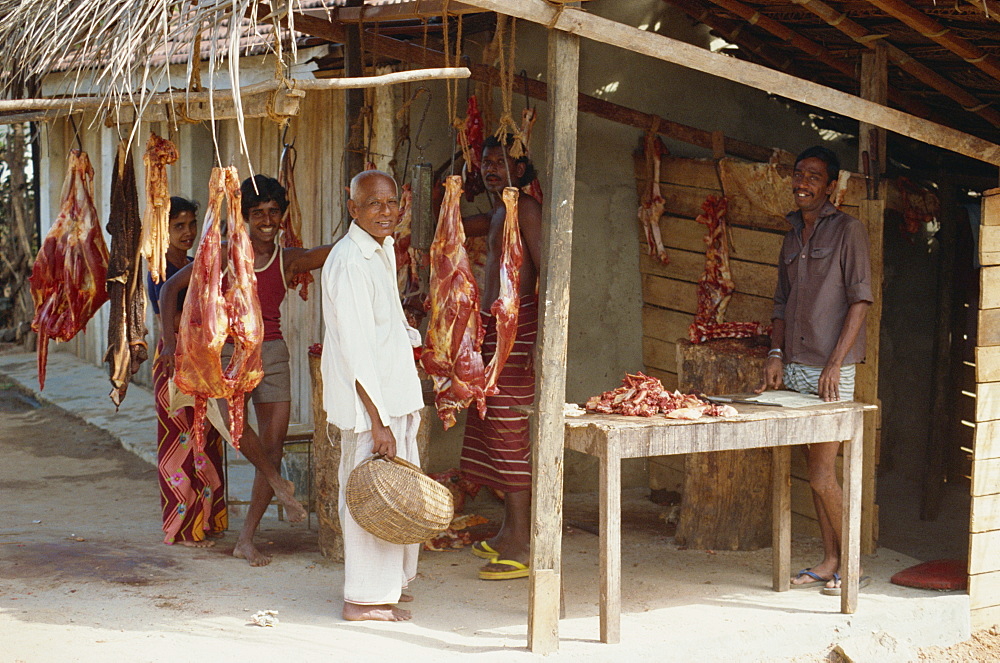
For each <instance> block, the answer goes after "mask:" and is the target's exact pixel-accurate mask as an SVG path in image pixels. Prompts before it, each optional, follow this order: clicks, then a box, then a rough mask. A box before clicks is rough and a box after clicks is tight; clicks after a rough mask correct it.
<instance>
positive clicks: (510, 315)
mask: <svg viewBox="0 0 1000 663" xmlns="http://www.w3.org/2000/svg"><path fill="white" fill-rule="evenodd" d="M520 194H521V192H520V190H519V189H517V188H516V187H505V188H504V190H503V204H504V208H505V212H504V222H503V238H502V242H501V246H502V250H501V254H500V296H499V297H497V300H496V301H495V302H493V306H492V307H491V308H490V312H491V313H492V314H493V318H494V319H495V320H496V325H497V347H496V352H495V353H494V354H493V358H492V359H490V363H489V365H488V366H487V367H486V395H487V396H494V395H496V394H497V393H498V389H497V386H496V385H497V380H498V379H499V378H500V373H501V372H502V371H503V367H504V364H506V363H507V357H509V356H510V352H511V350H513V349H514V341H515V340H517V317H518V311H519V309H520V306H521V294H520V293H521V265H522V264H523V263H524V250H523V248H522V246H521V225H520V223H519V222H518V215H517V202H518V198H519V197H520Z"/></svg>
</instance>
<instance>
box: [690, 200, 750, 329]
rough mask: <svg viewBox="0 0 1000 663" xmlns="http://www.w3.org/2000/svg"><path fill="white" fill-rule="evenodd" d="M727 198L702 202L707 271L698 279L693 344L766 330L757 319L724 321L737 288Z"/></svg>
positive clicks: (701, 217) (701, 221) (692, 326)
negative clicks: (727, 220) (731, 259)
mask: <svg viewBox="0 0 1000 663" xmlns="http://www.w3.org/2000/svg"><path fill="white" fill-rule="evenodd" d="M726 206H727V202H726V198H725V197H723V198H717V197H715V196H709V197H708V198H706V199H705V202H704V203H702V206H701V209H702V214H701V215H699V216H698V223H702V224H704V225H705V226H706V227H707V228H708V232H707V233H706V234H705V271H704V272H703V273H702V275H701V278H699V279H698V310H697V312H696V313H695V316H694V322H692V323H691V326H690V327H689V328H688V338H689V339H690V341H691V342H692V343H704V342H705V341H709V340H712V339H716V338H749V337H751V336H757V335H759V334H764V333H767V330H766V328H765V326H764V325H762V324H761V323H758V322H725V316H726V308H727V307H728V306H729V300H730V298H731V297H732V296H733V291H734V290H736V284H735V283H734V282H733V275H732V272H731V271H730V269H729V237H728V234H729V233H728V229H727V225H726Z"/></svg>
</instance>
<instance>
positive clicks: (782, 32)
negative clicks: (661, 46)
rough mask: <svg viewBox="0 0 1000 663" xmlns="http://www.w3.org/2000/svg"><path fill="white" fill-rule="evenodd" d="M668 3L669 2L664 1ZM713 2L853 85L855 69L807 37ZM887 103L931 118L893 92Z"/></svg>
mask: <svg viewBox="0 0 1000 663" xmlns="http://www.w3.org/2000/svg"><path fill="white" fill-rule="evenodd" d="M668 1H669V0H668ZM710 1H711V2H714V3H715V4H716V5H718V6H719V7H722V8H723V9H725V10H726V11H729V12H732V13H733V14H735V15H737V16H739V17H740V18H742V19H744V20H745V21H747V22H748V23H750V25H754V26H757V27H758V28H760V29H761V30H765V31H766V32H769V33H771V34H772V35H774V36H775V37H777V38H778V39H782V40H784V41H786V42H788V43H789V44H791V45H792V46H794V47H795V48H797V49H799V50H800V51H802V52H804V53H806V54H808V55H810V56H812V57H814V58H816V59H817V60H819V61H820V62H822V63H823V64H825V65H826V66H828V67H830V68H831V69H834V70H835V71H839V72H840V73H842V74H844V75H845V76H847V77H848V78H850V79H851V80H853V81H857V80H858V71H857V68H856V67H855V66H854V65H852V64H851V63H849V62H847V61H845V60H843V59H841V58H838V57H837V56H835V55H833V54H832V53H830V51H828V50H827V49H826V48H824V47H823V46H822V45H820V44H818V43H816V42H814V41H813V40H811V39H809V38H808V37H804V36H803V35H801V34H799V33H798V32H796V31H795V30H792V29H791V28H789V27H788V26H786V25H784V24H783V23H781V22H779V21H776V20H774V19H773V18H768V17H767V16H764V15H763V14H761V13H760V12H759V11H757V10H756V9H754V8H753V7H750V6H749V5H746V4H744V3H742V2H739V0H710ZM889 100H890V101H891V102H892V103H894V104H896V105H897V106H899V107H900V108H904V109H906V110H907V111H908V112H910V113H913V114H914V115H919V116H921V117H930V116H931V115H932V113H931V110H930V109H929V108H928V107H927V105H926V104H924V103H923V102H922V101H918V100H916V99H914V98H913V97H910V96H908V95H906V94H903V93H901V92H898V91H893V92H892V93H891V94H890V95H889Z"/></svg>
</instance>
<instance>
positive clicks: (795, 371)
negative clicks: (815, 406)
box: [783, 362, 856, 401]
mask: <svg viewBox="0 0 1000 663" xmlns="http://www.w3.org/2000/svg"><path fill="white" fill-rule="evenodd" d="M855 367H856V364H847V365H846V366H841V367H840V400H842V401H853V400H854V375H855ZM822 373H823V367H822V366H808V365H806V364H796V363H795V362H790V363H788V364H785V369H784V375H783V379H784V381H785V386H786V387H788V388H789V389H791V390H792V391H797V392H799V393H800V394H819V376H820V374H822Z"/></svg>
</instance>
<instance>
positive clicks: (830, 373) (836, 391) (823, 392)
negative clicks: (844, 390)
mask: <svg viewBox="0 0 1000 663" xmlns="http://www.w3.org/2000/svg"><path fill="white" fill-rule="evenodd" d="M819 397H820V398H822V399H823V400H824V401H839V400H840V364H827V365H826V366H825V367H824V368H823V372H822V373H820V374H819Z"/></svg>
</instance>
